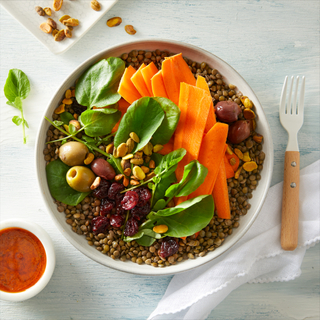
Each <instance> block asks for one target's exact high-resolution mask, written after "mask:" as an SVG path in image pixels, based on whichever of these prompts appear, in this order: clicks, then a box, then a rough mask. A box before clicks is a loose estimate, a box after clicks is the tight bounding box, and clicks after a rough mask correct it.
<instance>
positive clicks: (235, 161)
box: [226, 152, 240, 172]
mask: <svg viewBox="0 0 320 320" xmlns="http://www.w3.org/2000/svg"><path fill="white" fill-rule="evenodd" d="M226 158H227V159H228V162H229V164H230V166H231V167H232V169H233V171H234V172H236V171H237V170H238V168H239V164H240V160H239V158H238V156H237V155H236V154H235V153H233V154H229V153H227V152H226Z"/></svg>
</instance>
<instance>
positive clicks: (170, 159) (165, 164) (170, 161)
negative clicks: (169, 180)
mask: <svg viewBox="0 0 320 320" xmlns="http://www.w3.org/2000/svg"><path fill="white" fill-rule="evenodd" d="M186 153H187V151H186V149H183V148H180V149H177V150H174V151H172V152H170V153H168V154H166V155H165V156H164V157H163V158H162V159H161V162H160V163H159V165H158V166H157V167H156V168H155V170H154V173H155V174H159V173H160V172H162V171H163V170H168V169H169V168H171V167H173V166H174V165H176V164H178V163H179V162H180V161H181V160H182V158H183V157H184V156H185V155H186Z"/></svg>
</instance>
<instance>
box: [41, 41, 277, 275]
mask: <svg viewBox="0 0 320 320" xmlns="http://www.w3.org/2000/svg"><path fill="white" fill-rule="evenodd" d="M134 49H141V50H152V51H154V50H156V49H160V50H168V51H170V52H173V53H180V52H182V54H183V56H185V57H187V58H189V59H192V60H193V61H197V62H203V61H205V62H206V63H207V64H208V65H209V66H210V67H212V68H215V69H217V70H218V71H219V72H220V73H221V74H222V75H223V77H224V78H226V79H227V81H228V82H229V83H232V84H234V85H236V86H237V88H238V90H240V91H241V92H242V93H243V94H244V95H246V96H248V97H249V98H250V99H251V100H252V101H253V103H254V105H255V107H256V111H257V126H258V127H257V131H258V132H259V133H260V134H262V135H263V137H264V141H263V151H264V152H265V153H266V159H265V161H264V168H263V171H262V174H261V180H260V181H259V186H258V188H257V189H256V190H255V191H254V192H253V198H252V199H251V200H250V204H251V208H250V210H248V213H247V214H246V215H245V216H242V217H241V220H240V226H239V228H237V229H233V234H232V235H231V236H228V237H227V238H226V240H225V242H224V243H223V245H221V246H220V247H218V248H217V249H215V250H214V251H212V252H209V253H208V254H207V255H206V256H204V257H202V258H200V257H199V258H197V259H194V260H186V261H183V262H181V263H177V264H176V265H171V266H169V267H165V268H161V269H160V268H154V267H151V266H149V265H138V264H136V263H133V262H131V261H127V262H122V261H119V260H113V259H111V258H110V257H108V256H106V255H103V254H101V252H99V251H97V250H96V249H95V248H94V247H90V246H89V245H88V244H87V241H86V239H85V237H83V236H79V235H77V234H76V233H74V232H73V231H72V230H71V228H70V226H69V225H67V224H66V222H65V214H64V213H59V212H58V210H57V207H56V205H55V204H54V202H53V200H52V197H51V195H50V191H49V188H48V184H47V179H46V173H45V161H44V157H43V149H44V147H45V139H46V132H47V130H48V128H49V123H48V122H47V121H46V120H45V119H44V117H43V120H42V122H41V124H40V128H39V132H38V135H37V142H36V166H37V168H36V171H37V176H38V183H39V187H40V191H41V194H42V196H43V199H44V202H45V204H46V206H47V208H48V211H49V213H50V215H51V217H52V218H53V220H54V222H55V223H56V225H57V227H58V229H59V230H60V231H61V232H62V234H63V235H64V236H65V237H66V238H67V239H68V240H69V242H70V243H71V244H72V245H74V246H75V247H76V248H77V249H78V250H79V251H81V252H82V253H83V254H85V255H86V256H88V257H89V258H91V259H93V260H95V261H97V262H99V263H101V264H103V265H105V266H107V267H110V268H113V269H116V270H120V271H125V272H130V273H134V274H141V275H169V274H175V273H178V272H183V271H187V270H190V269H192V268H195V267H198V266H200V265H203V264H205V263H207V262H209V261H211V260H213V259H215V258H216V257H218V256H219V255H221V254H222V253H224V252H225V251H227V250H228V249H229V248H230V247H232V246H233V245H234V244H235V243H236V242H237V241H238V240H239V239H240V238H241V237H242V236H243V235H244V234H245V233H246V232H247V231H248V229H249V228H250V227H251V225H252V223H253V222H254V220H255V219H256V218H257V216H258V214H259V211H260V209H261V207H262V204H263V202H264V200H265V198H266V195H267V191H268V189H269V186H270V182H271V176H272V169H273V144H272V137H271V132H270V127H269V124H268V122H267V119H266V116H265V113H264V111H263V108H262V106H261V104H260V102H259V100H258V98H257V97H256V95H255V94H254V92H253V90H252V89H251V88H250V86H249V85H248V84H247V83H246V81H245V80H244V79H243V78H242V77H241V76H240V75H239V74H238V73H237V72H236V71H235V70H234V69H233V68H232V67H231V66H230V65H228V64H227V63H226V62H224V61H223V60H221V59H220V58H218V57H217V56H215V55H213V54H211V53H209V52H207V51H205V50H203V49H200V48H198V47H195V46H192V45H189V44H185V43H181V42H177V41H172V40H151V39H150V40H140V41H134V42H130V43H124V44H120V45H117V46H114V47H111V48H108V49H105V50H103V51H100V52H99V53H97V54H95V55H94V56H92V57H91V58H89V59H88V60H86V61H85V62H83V63H82V64H81V65H80V66H79V67H78V68H76V70H75V71H74V72H72V73H71V74H70V75H69V76H68V77H67V79H66V80H65V81H64V82H63V83H62V85H61V86H60V88H59V89H58V90H57V92H56V93H55V94H54V95H53V98H52V100H51V102H50V103H49V106H48V107H47V108H46V111H45V113H44V116H47V117H48V118H50V117H51V115H52V113H53V111H54V109H55V108H56V107H57V106H58V103H59V102H60V101H61V98H62V97H63V95H64V93H65V91H66V90H67V89H68V88H69V87H71V86H73V85H74V83H75V80H76V79H77V78H79V76H80V75H81V74H82V73H83V72H84V71H85V70H86V69H87V68H88V67H90V66H91V65H92V64H94V63H95V62H96V61H98V60H100V59H103V58H107V57H110V56H115V57H117V56H120V55H121V54H122V53H125V52H127V53H128V52H130V51H131V50H134Z"/></svg>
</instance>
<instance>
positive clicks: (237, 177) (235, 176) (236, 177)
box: [234, 167, 242, 179]
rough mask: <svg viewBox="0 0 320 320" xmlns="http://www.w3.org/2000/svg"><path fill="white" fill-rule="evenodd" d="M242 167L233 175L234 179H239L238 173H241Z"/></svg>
mask: <svg viewBox="0 0 320 320" xmlns="http://www.w3.org/2000/svg"><path fill="white" fill-rule="evenodd" d="M241 170H242V167H240V168H239V169H238V170H237V171H236V172H235V174H234V178H235V179H239V176H240V173H241Z"/></svg>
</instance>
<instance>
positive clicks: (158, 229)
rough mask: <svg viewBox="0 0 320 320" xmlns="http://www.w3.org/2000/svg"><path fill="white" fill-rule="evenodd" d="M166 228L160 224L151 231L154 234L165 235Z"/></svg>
mask: <svg viewBox="0 0 320 320" xmlns="http://www.w3.org/2000/svg"><path fill="white" fill-rule="evenodd" d="M168 229H169V228H168V226H166V225H165V224H160V225H158V226H155V227H153V229H152V230H153V231H154V232H155V233H165V232H167V231H168Z"/></svg>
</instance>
